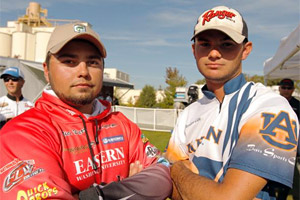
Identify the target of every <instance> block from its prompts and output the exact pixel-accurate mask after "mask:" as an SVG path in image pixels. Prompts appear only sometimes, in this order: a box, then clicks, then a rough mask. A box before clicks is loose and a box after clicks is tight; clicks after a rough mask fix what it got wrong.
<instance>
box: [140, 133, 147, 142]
mask: <svg viewBox="0 0 300 200" xmlns="http://www.w3.org/2000/svg"><path fill="white" fill-rule="evenodd" d="M141 137H142V141H143V143H144V144H145V143H146V142H148V141H149V140H148V138H147V137H146V136H145V135H144V134H142V135H141Z"/></svg>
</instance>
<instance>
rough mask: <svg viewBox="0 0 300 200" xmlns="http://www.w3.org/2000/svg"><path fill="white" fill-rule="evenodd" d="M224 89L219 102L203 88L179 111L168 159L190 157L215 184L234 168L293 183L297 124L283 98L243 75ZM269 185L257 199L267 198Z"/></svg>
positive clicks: (283, 182) (229, 82)
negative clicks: (196, 99) (249, 80)
mask: <svg viewBox="0 0 300 200" xmlns="http://www.w3.org/2000/svg"><path fill="white" fill-rule="evenodd" d="M224 91H225V97H224V99H223V102H222V103H220V102H219V101H218V100H217V98H216V97H215V95H214V93H212V92H210V91H208V90H207V87H206V86H204V88H203V89H202V92H203V94H204V97H203V98H201V99H199V100H198V101H197V102H195V103H193V104H191V105H189V106H188V107H187V108H186V109H185V110H184V111H183V112H182V113H181V114H180V116H179V118H178V120H177V124H176V127H175V128H174V131H173V133H172V136H171V139H170V141H169V144H168V148H167V152H166V158H167V159H168V160H169V161H171V162H174V161H176V160H184V159H189V160H190V161H191V162H193V164H194V165H195V166H196V167H197V169H198V173H199V175H201V176H205V177H207V178H209V179H212V180H214V181H216V182H222V181H223V179H224V176H225V175H226V171H227V170H228V168H236V169H240V170H243V171H247V172H249V173H252V174H255V175H257V176H260V177H263V178H265V179H267V180H269V181H275V182H279V183H282V184H284V185H287V186H289V187H291V186H292V180H293V171H294V165H295V156H296V151H297V141H298V133H299V124H298V119H297V116H296V114H295V112H294V111H293V110H292V109H291V107H290V106H289V104H288V102H287V100H286V99H285V98H284V97H282V96H280V95H278V94H276V93H274V92H273V91H271V90H270V89H268V88H267V87H265V86H264V85H262V84H260V83H256V84H255V83H252V82H246V80H245V78H244V76H243V75H242V74H241V75H240V76H238V77H236V78H235V79H232V80H230V81H228V82H227V83H226V84H225V85H224ZM199 187H200V186H199ZM268 187H269V186H266V187H265V188H264V189H263V191H261V192H260V193H259V194H258V195H257V197H258V198H261V199H268V198H269V197H268V196H269V194H268V193H269V190H270V188H268Z"/></svg>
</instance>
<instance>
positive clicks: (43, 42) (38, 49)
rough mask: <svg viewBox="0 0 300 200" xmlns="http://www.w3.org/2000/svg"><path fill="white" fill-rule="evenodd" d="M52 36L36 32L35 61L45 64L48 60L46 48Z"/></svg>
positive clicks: (47, 33) (48, 33)
mask: <svg viewBox="0 0 300 200" xmlns="http://www.w3.org/2000/svg"><path fill="white" fill-rule="evenodd" d="M50 36H51V32H43V31H39V32H36V42H35V61H36V62H44V61H45V58H46V48H47V44H48V41H49V38H50Z"/></svg>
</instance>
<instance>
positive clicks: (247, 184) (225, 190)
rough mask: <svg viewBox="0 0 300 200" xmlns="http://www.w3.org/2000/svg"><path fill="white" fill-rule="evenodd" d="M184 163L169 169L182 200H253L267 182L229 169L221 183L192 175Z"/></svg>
mask: <svg viewBox="0 0 300 200" xmlns="http://www.w3.org/2000/svg"><path fill="white" fill-rule="evenodd" d="M184 162H189V161H178V162H176V163H174V165H173V166H172V168H171V177H172V181H173V182H174V183H175V186H176V188H177V190H178V192H179V193H180V195H181V197H182V199H185V200H189V199H199V200H206V199H208V200H210V199H220V200H222V199H232V200H235V199H236V200H241V199H249V200H251V199H254V198H255V196H256V195H257V194H258V193H259V191H260V190H261V189H262V188H263V187H264V186H265V184H266V183H267V181H266V180H265V179H263V178H261V177H259V176H256V175H253V174H250V173H248V172H245V171H241V170H238V169H229V170H228V171H227V174H226V175H225V178H224V180H223V181H222V183H218V182H215V181H213V180H211V179H208V178H206V177H204V176H200V175H198V174H195V173H193V172H192V171H191V170H190V169H188V168H187V167H186V166H185V164H184Z"/></svg>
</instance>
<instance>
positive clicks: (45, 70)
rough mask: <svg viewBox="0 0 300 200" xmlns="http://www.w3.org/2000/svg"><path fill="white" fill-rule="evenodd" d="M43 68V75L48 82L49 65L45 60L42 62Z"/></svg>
mask: <svg viewBox="0 0 300 200" xmlns="http://www.w3.org/2000/svg"><path fill="white" fill-rule="evenodd" d="M43 68H44V77H45V79H46V81H47V82H48V83H49V67H48V66H47V64H46V63H45V62H44V63H43Z"/></svg>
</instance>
